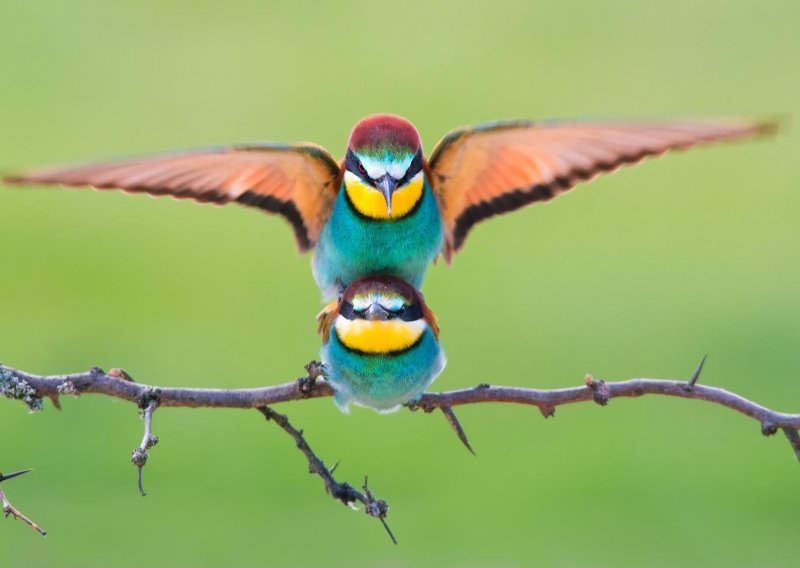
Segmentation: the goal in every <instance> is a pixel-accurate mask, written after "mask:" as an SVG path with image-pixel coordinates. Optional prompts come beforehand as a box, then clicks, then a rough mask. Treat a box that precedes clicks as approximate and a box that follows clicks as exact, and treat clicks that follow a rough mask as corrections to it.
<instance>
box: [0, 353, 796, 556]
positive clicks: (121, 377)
mask: <svg viewBox="0 0 800 568" xmlns="http://www.w3.org/2000/svg"><path fill="white" fill-rule="evenodd" d="M705 359H706V358H705V357H703V360H702V361H701V362H700V364H699V365H698V366H697V368H696V369H695V371H694V373H693V374H692V376H691V378H690V379H689V380H688V381H678V380H663V379H645V378H642V379H629V380H624V381H617V382H607V381H603V380H599V379H595V378H594V377H592V376H591V375H586V377H585V378H584V384H583V385H581V386H574V387H568V388H561V389H551V390H541V389H532V388H520V387H505V386H490V385H489V384H486V383H481V384H479V385H477V386H475V387H472V388H467V389H461V390H455V391H448V392H438V393H426V394H424V395H423V396H422V397H420V399H419V400H417V401H415V402H413V403H410V404H409V405H408V407H409V409H411V410H417V409H422V410H423V411H424V412H426V413H430V412H433V411H435V410H436V409H439V410H441V412H442V414H443V415H444V417H445V418H446V419H447V421H448V423H449V424H450V426H451V427H452V429H453V431H454V432H455V433H456V435H457V436H458V438H459V440H460V441H461V442H462V444H464V446H465V447H466V448H467V449H468V450H469V451H470V452H472V453H473V454H474V452H473V450H472V447H471V446H470V443H469V440H468V439H467V436H466V433H465V432H464V429H463V428H462V426H461V424H460V422H459V420H458V418H457V417H456V415H455V412H454V410H453V409H454V408H455V407H456V406H461V405H466V404H480V403H510V404H521V405H528V406H535V407H537V408H538V409H539V411H540V412H541V414H542V415H543V416H544V417H545V418H548V417H551V416H553V415H554V413H555V410H556V408H557V407H558V406H562V405H567V404H573V403H578V402H586V401H593V402H595V403H596V404H599V405H601V406H605V405H607V404H608V402H609V401H610V400H611V399H612V398H625V397H629V398H635V397H640V396H644V395H661V396H669V397H674V398H688V399H694V400H700V401H705V402H710V403H713V404H717V405H721V406H724V407H726V408H729V409H731V410H733V411H735V412H738V413H740V414H743V415H745V416H747V417H749V418H752V419H754V420H757V421H758V422H759V424H760V426H761V433H762V434H764V435H765V436H771V435H773V434H775V433H777V432H778V430H782V431H783V433H784V435H785V437H786V439H787V440H788V442H789V444H790V446H791V448H792V450H793V452H794V454H795V456H796V457H797V458H798V460H800V413H798V414H789V413H785V412H778V411H775V410H771V409H768V408H766V407H764V406H761V405H759V404H757V403H755V402H753V401H750V400H748V399H746V398H744V397H741V396H739V395H737V394H734V393H731V392H728V391H726V390H723V389H721V388H717V387H711V386H706V385H703V384H699V383H698V379H699V376H700V372H701V371H702V369H703V365H704V363H705ZM306 371H307V375H306V376H304V377H301V378H299V379H297V380H296V381H293V382H289V383H285V384H280V385H275V386H267V387H261V388H250V389H196V388H175V387H154V386H150V385H145V384H140V383H136V382H134V381H133V379H132V378H131V377H130V375H129V374H128V373H126V372H125V371H123V370H122V369H112V370H111V371H109V372H108V373H105V372H104V371H103V370H102V369H100V368H99V367H93V368H92V369H90V370H89V371H86V372H83V373H73V374H68V375H46V376H42V375H34V374H31V373H26V372H24V371H20V370H18V369H13V368H11V367H7V366H4V365H0V394H2V395H5V396H6V397H7V398H13V399H18V400H20V401H22V402H23V403H25V405H26V406H27V407H28V408H29V410H31V411H35V410H39V409H41V406H42V401H43V399H44V398H50V399H51V400H53V401H54V403H57V400H58V397H59V396H60V395H63V394H72V395H75V396H78V395H82V394H102V395H106V396H110V397H114V398H119V399H123V400H127V401H130V402H133V403H135V404H136V405H137V406H138V407H139V408H140V410H141V412H142V418H143V421H144V435H143V437H142V442H141V443H140V444H139V446H138V447H137V448H136V449H134V451H133V452H132V454H131V462H132V463H133V464H134V465H135V466H136V467H137V468H138V485H139V491H140V492H141V494H142V495H144V494H145V492H144V489H143V487H142V468H143V467H144V465H145V464H146V463H147V460H148V458H149V454H148V450H150V449H151V448H152V447H153V446H155V445H156V444H157V443H158V437H157V436H155V435H153V415H154V413H155V411H156V410H157V409H159V408H166V407H186V408H201V407H203V408H240V409H255V410H258V411H259V412H260V413H261V414H262V415H263V416H264V417H265V418H266V419H267V420H269V421H272V422H274V423H275V424H277V425H278V426H279V427H280V428H281V429H282V430H284V432H286V433H287V434H289V435H290V436H291V437H292V438H293V439H294V441H295V445H296V446H297V448H298V449H299V450H300V451H301V452H302V453H303V455H304V456H305V457H306V460H307V461H308V469H309V472H310V473H312V474H314V475H317V476H319V477H320V478H321V479H322V480H323V483H324V484H325V489H326V491H327V493H328V494H329V495H330V496H331V497H333V498H334V499H336V500H338V501H341V502H342V503H344V504H345V505H353V504H355V503H361V504H362V505H364V511H365V512H366V514H367V515H369V516H370V517H374V518H377V519H378V520H380V521H381V523H382V524H383V525H384V527H385V528H386V531H387V533H388V534H389V536H390V537H391V539H392V541H393V542H395V543H396V542H397V541H396V540H395V538H394V535H393V534H392V532H391V530H390V529H389V527H388V525H387V524H386V516H387V514H388V511H389V505H388V504H387V503H386V501H384V500H382V499H378V498H377V497H375V496H374V494H373V493H372V491H371V490H370V488H369V485H368V483H367V478H366V477H365V478H364V484H363V486H362V488H361V489H362V491H359V490H358V489H356V488H355V487H353V486H352V485H350V484H349V483H346V482H339V481H337V480H336V479H335V478H334V476H333V473H334V471H335V469H336V466H334V467H332V468H330V469H329V468H328V467H327V466H326V465H325V463H324V462H323V461H322V460H321V459H320V458H319V457H318V456H317V455H316V454H315V453H314V452H313V451H312V449H311V448H310V446H309V445H308V442H307V441H306V439H305V437H304V434H303V431H302V430H298V429H297V428H295V427H294V426H292V424H291V423H290V422H289V419H288V418H287V416H286V415H284V414H280V413H278V412H276V411H275V410H273V409H272V408H271V405H273V404H277V403H280V402H289V401H297V400H305V399H309V398H320V397H329V396H332V395H333V389H332V388H331V386H330V385H329V384H328V382H327V381H325V380H324V369H323V366H322V365H321V364H320V363H317V362H315V361H312V362H311V363H309V364H308V365H307V366H306ZM21 473H25V472H17V473H15V474H10V475H7V476H5V477H3V476H0V482H2V481H4V480H6V479H10V478H11V477H15V476H17V475H20V474H21ZM0 498H2V505H3V512H4V513H5V514H6V516H13V517H15V518H18V519H22V520H23V521H25V522H26V523H28V524H29V525H31V526H32V527H34V528H35V529H36V530H38V531H39V532H40V533H42V534H44V531H43V530H41V528H40V527H39V526H38V525H36V524H35V523H33V522H32V521H31V520H30V519H28V518H27V517H25V516H24V515H23V514H22V513H20V512H19V511H18V510H17V509H15V508H14V507H13V506H12V505H11V504H10V503H9V502H8V499H7V497H6V495H5V493H3V492H2V489H0Z"/></svg>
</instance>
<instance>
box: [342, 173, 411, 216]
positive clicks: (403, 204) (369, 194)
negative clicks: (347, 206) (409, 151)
mask: <svg viewBox="0 0 800 568" xmlns="http://www.w3.org/2000/svg"><path fill="white" fill-rule="evenodd" d="M423 188H424V182H423V174H422V172H419V173H418V174H417V175H415V176H414V177H413V178H411V181H409V182H408V183H407V184H406V185H404V186H403V187H401V188H399V189H397V190H395V192H394V193H393V194H392V215H391V217H390V216H389V211H388V208H387V207H386V200H385V199H384V197H383V194H382V193H381V192H380V191H378V190H376V189H375V188H373V187H370V186H368V185H366V184H365V183H364V182H363V181H361V179H359V177H358V176H356V175H355V174H353V173H352V172H345V174H344V189H345V191H346V192H347V196H348V197H349V198H350V202H351V203H352V204H353V206H354V207H355V208H356V210H357V211H358V212H359V213H361V214H362V215H364V216H366V217H370V218H371V219H400V218H402V217H405V216H406V215H408V214H409V213H410V212H411V210H412V209H413V208H414V206H415V205H416V204H417V202H418V201H419V200H420V199H421V198H422V191H423Z"/></svg>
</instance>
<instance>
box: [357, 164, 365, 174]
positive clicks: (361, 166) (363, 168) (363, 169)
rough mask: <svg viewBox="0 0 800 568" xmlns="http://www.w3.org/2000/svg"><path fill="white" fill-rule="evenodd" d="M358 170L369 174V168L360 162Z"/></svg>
mask: <svg viewBox="0 0 800 568" xmlns="http://www.w3.org/2000/svg"><path fill="white" fill-rule="evenodd" d="M358 171H359V172H360V173H361V175H362V176H365V175H367V168H365V167H364V164H362V163H361V162H358Z"/></svg>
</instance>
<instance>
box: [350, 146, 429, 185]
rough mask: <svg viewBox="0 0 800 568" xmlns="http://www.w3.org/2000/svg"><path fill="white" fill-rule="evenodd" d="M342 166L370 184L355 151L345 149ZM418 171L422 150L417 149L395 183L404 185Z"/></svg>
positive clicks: (420, 164) (419, 169)
mask: <svg viewBox="0 0 800 568" xmlns="http://www.w3.org/2000/svg"><path fill="white" fill-rule="evenodd" d="M359 166H360V167H359ZM344 167H345V169H346V170H347V171H349V172H352V173H354V174H355V175H357V176H358V177H359V178H360V179H361V180H363V181H364V182H366V183H368V184H370V185H372V179H371V178H370V177H369V176H368V175H367V174H366V173H364V172H362V171H361V169H362V168H363V165H362V164H361V161H360V160H359V159H358V157H357V156H356V155H355V153H354V152H353V151H352V150H350V149H348V150H347V154H346V155H345V158H344ZM420 171H422V150H417V153H416V154H414V157H413V158H412V159H411V164H409V166H408V169H407V170H406V173H405V174H404V175H403V177H402V178H400V179H399V180H398V182H397V185H398V186H404V185H405V184H407V183H408V182H409V181H411V178H413V177H414V176H415V175H417V174H418V173H419V172H420Z"/></svg>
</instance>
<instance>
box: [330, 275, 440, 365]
mask: <svg viewBox="0 0 800 568" xmlns="http://www.w3.org/2000/svg"><path fill="white" fill-rule="evenodd" d="M325 320H327V321H325ZM321 329H322V333H323V338H324V340H325V341H326V342H327V341H328V339H329V338H330V334H331V333H335V334H336V337H337V338H338V340H339V341H340V342H341V343H342V344H343V345H344V346H345V347H347V348H348V349H350V350H353V351H358V352H361V353H369V354H389V353H398V352H401V351H405V350H407V349H410V348H412V347H413V346H414V345H416V344H417V343H418V342H419V341H421V340H422V336H423V334H424V333H425V331H426V330H428V329H430V330H431V331H432V332H433V334H434V336H435V337H438V335H439V328H438V326H437V325H436V316H435V315H434V314H433V312H431V311H430V309H428V307H427V306H426V305H425V300H424V299H423V298H422V295H421V294H420V293H419V292H418V291H417V290H416V289H415V288H414V287H413V286H411V285H410V284H408V283H407V282H405V281H404V280H401V279H400V278H397V277H395V276H368V277H366V278H361V279H360V280H356V281H355V282H353V283H352V284H350V286H348V287H347V289H346V290H345V291H344V293H343V294H342V296H341V298H340V299H339V304H338V306H337V308H336V309H335V310H333V311H331V312H330V314H328V315H327V316H325V317H324V318H323V322H322V325H321Z"/></svg>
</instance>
